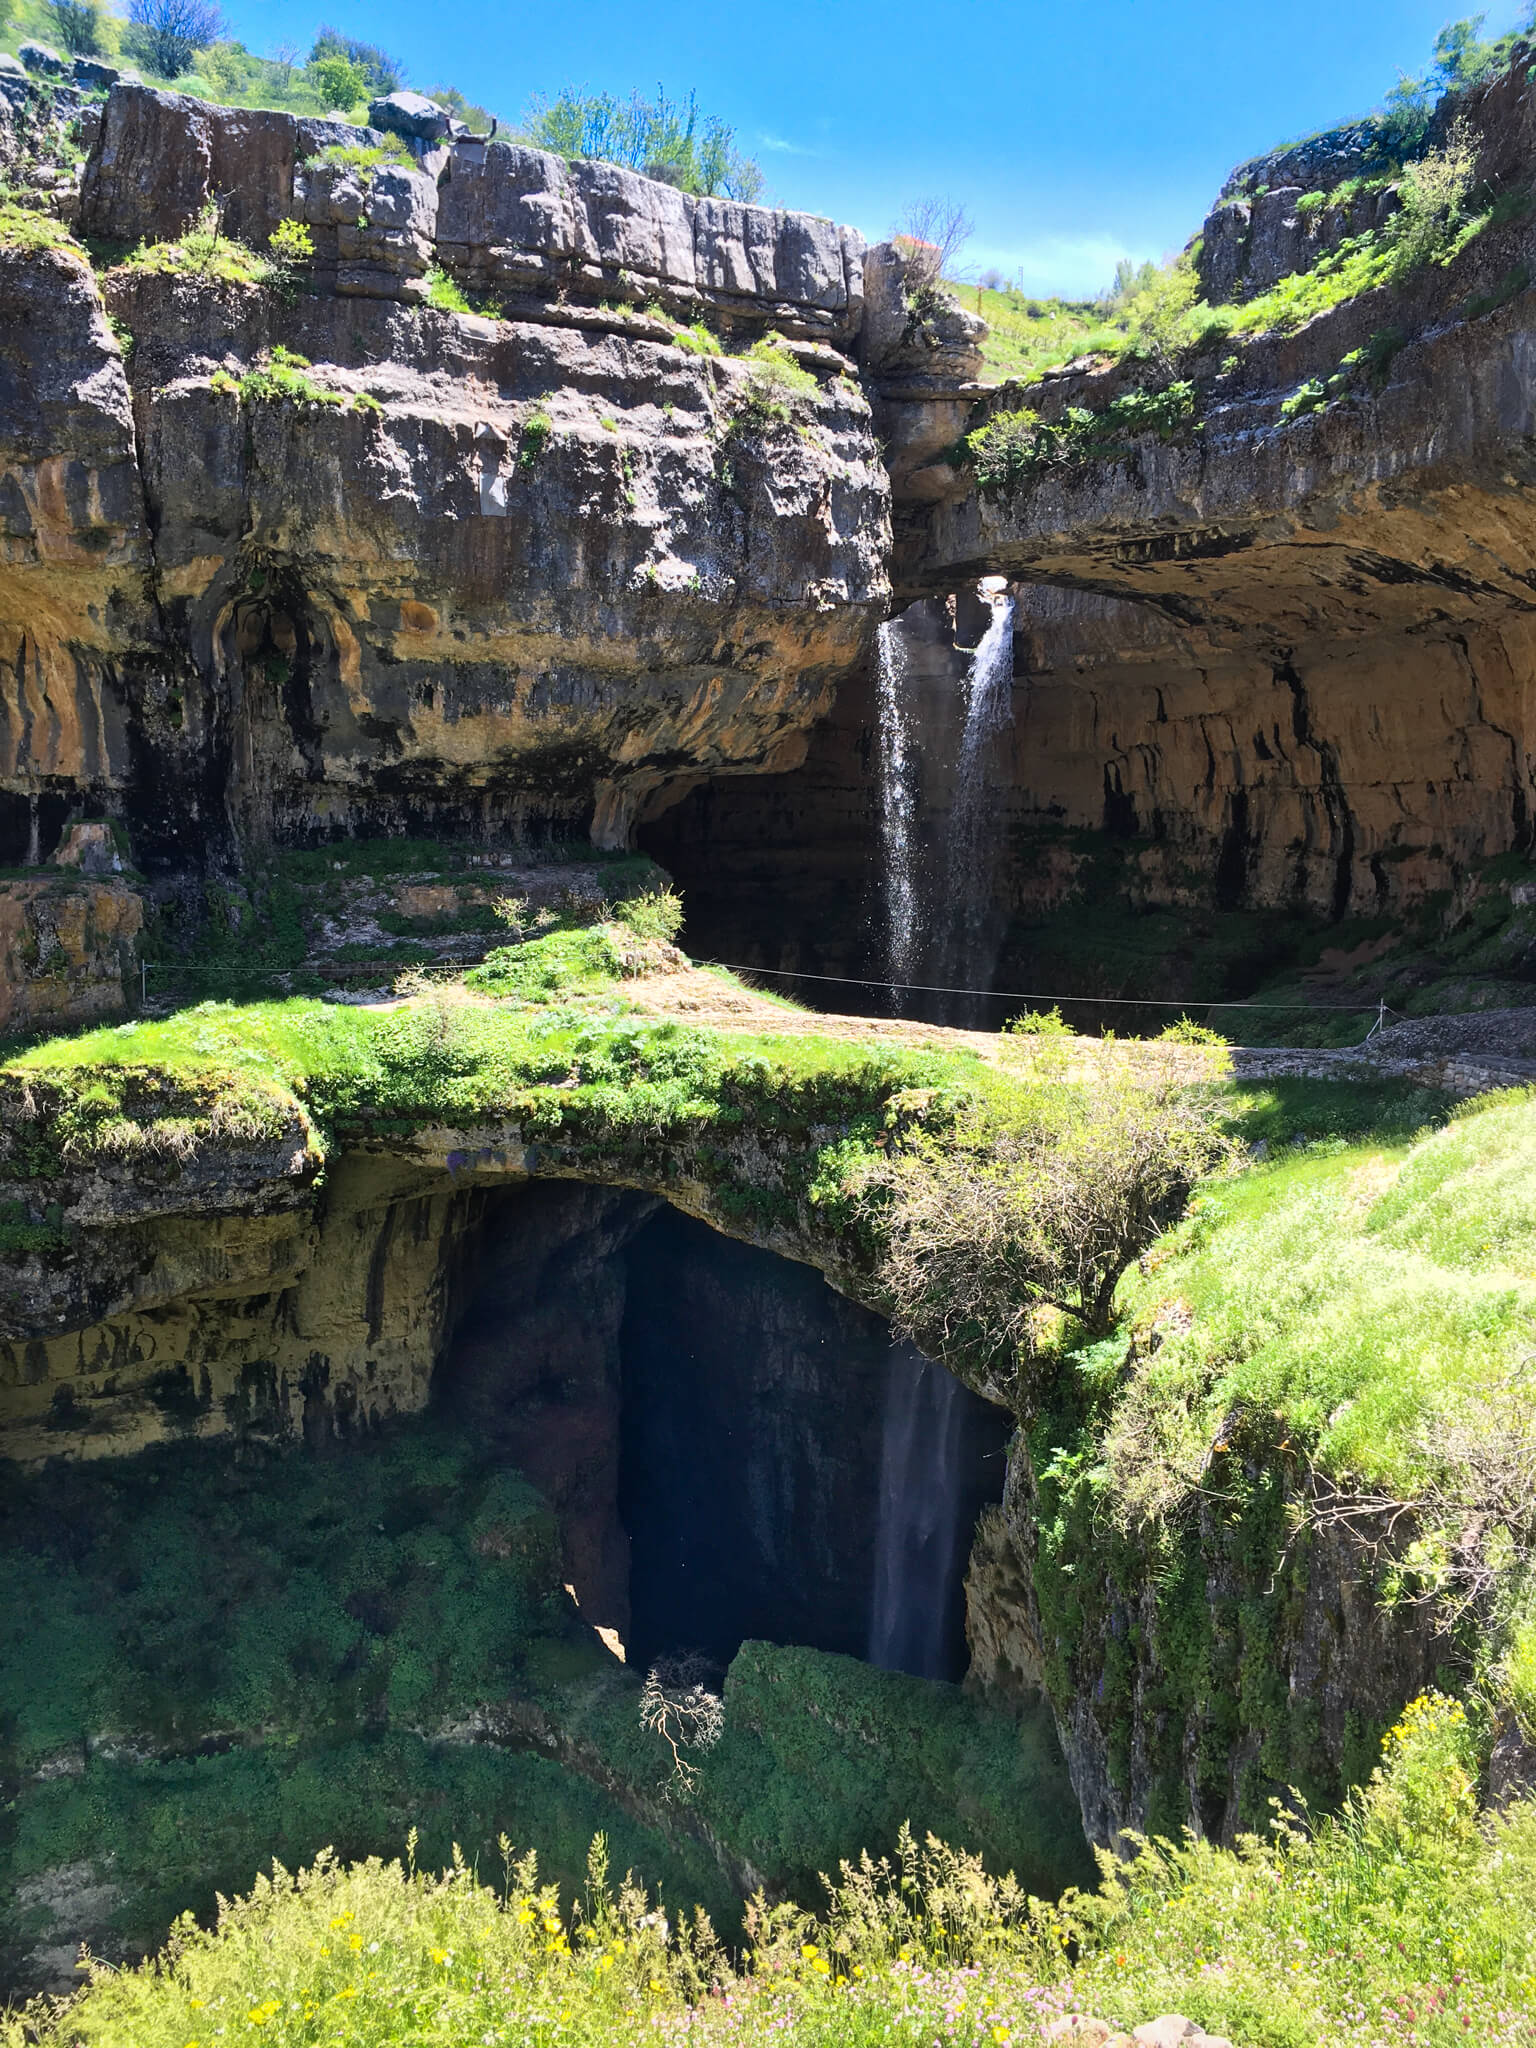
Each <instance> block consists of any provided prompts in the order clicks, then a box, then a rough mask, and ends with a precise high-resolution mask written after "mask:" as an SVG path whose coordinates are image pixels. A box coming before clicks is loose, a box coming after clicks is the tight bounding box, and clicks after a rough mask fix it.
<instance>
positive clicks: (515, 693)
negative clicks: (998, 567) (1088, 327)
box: [0, 86, 888, 871]
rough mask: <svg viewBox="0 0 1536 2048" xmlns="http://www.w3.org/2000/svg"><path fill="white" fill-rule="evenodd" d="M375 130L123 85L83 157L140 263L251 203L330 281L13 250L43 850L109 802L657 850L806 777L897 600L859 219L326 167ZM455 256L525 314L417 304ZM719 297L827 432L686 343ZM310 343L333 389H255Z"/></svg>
mask: <svg viewBox="0 0 1536 2048" xmlns="http://www.w3.org/2000/svg"><path fill="white" fill-rule="evenodd" d="M310 128H313V129H314V131H315V132H314V133H310V132H309V130H310ZM333 131H335V132H333ZM347 133H350V134H352V139H353V140H354V142H358V143H364V144H365V143H367V142H368V141H369V140H370V139H372V140H374V141H376V140H377V139H378V138H370V137H369V136H368V135H367V134H366V133H361V134H358V133H356V132H354V131H347ZM341 136H342V131H341V130H340V129H339V128H337V124H330V125H329V126H327V125H326V124H308V125H307V126H306V124H303V123H296V122H295V121H293V120H292V119H291V118H290V117H288V116H284V115H245V114H240V113H238V112H231V111H226V110H223V109H213V108H208V107H204V106H201V105H200V104H199V103H197V102H194V101H190V100H185V99H181V98H179V97H177V96H176V95H168V94H156V93H153V92H149V91H147V90H146V89H144V88H138V87H122V86H120V87H118V88H116V89H115V90H114V92H113V95H112V97H111V99H110V100H109V102H108V104H107V108H106V114H105V119H104V120H103V121H102V122H101V125H100V132H99V134H98V137H97V141H96V145H95V149H94V151H93V154H92V156H91V159H90V162H89V164H88V166H87V170H86V175H85V182H84V187H83V191H82V195H81V202H80V211H81V219H82V226H83V229H84V231H86V232H88V233H90V234H92V235H94V236H96V237H99V238H101V239H102V240H103V241H108V242H115V243H116V245H117V246H118V247H124V246H126V245H128V244H130V243H131V242H132V241H133V240H134V239H136V238H137V237H139V236H141V235H148V236H151V237H153V236H156V235H159V236H164V235H174V234H175V233H177V232H179V230H180V229H182V228H183V227H185V226H186V225H187V223H188V221H189V219H190V218H191V217H192V216H194V215H195V214H196V213H197V210H198V208H199V207H200V206H201V205H202V204H203V202H204V200H205V199H206V198H207V196H208V194H209V193H210V192H213V191H217V192H219V193H220V194H222V195H228V196H227V199H226V202H225V213H224V225H225V227H226V228H227V229H228V230H229V231H230V232H233V233H241V234H244V235H247V236H249V237H251V238H252V239H253V240H260V239H262V238H263V237H264V236H265V233H266V232H267V230H268V229H269V228H270V227H271V226H272V225H273V224H275V222H276V221H277V220H279V219H282V218H289V217H294V216H303V217H306V218H308V219H309V220H311V221H312V222H313V223H314V224H315V233H316V237H317V251H316V258H315V262H314V265H313V267H312V270H311V271H310V273H309V275H308V280H307V285H308V288H307V289H306V290H304V291H302V292H300V293H298V294H297V295H292V294H288V295H285V294H283V293H281V292H274V291H272V290H271V289H267V288H262V287H257V286H241V285H238V284H222V285H221V284H220V283H218V282H217V281H215V280H212V279H201V278H196V277H188V276H184V275H175V276H172V275H166V274H156V273H154V272H144V271H142V270H140V271H135V270H133V269H119V270H116V271H113V272H111V273H109V275H108V277H107V279H106V281H105V301H104V299H103V296H102V293H101V292H100V291H99V290H98V288H97V285H96V282H95V280H94V278H93V276H92V274H91V272H90V270H89V268H88V267H87V266H86V265H85V264H84V262H83V261H82V260H81V259H80V258H78V257H77V256H75V255H74V254H73V252H71V251H68V250H63V251H58V252H45V253H43V254H41V255H32V254H25V253H22V252H19V251H16V250H6V251H3V252H0V304H3V308H4V313H3V320H0V326H3V331H4V333H5V335H6V342H5V348H6V352H7V371H8V374H7V376H6V378H5V380H4V398H3V400H0V404H3V406H4V411H3V415H0V468H3V470H4V472H5V474H6V477H7V484H6V489H5V494H4V497H3V499H0V504H3V507H4V520H5V537H6V546H5V567H4V571H3V574H4V586H3V589H0V621H3V625H0V632H3V633H4V634H5V636H6V637H5V641H4V645H3V647H0V661H3V663H4V667H5V671H6V673H7V675H8V677H9V678H10V682H9V687H8V688H7V689H6V691H5V692H4V716H5V719H6V724H7V730H6V732H5V734H4V736H3V763H0V782H3V786H4V789H5V791H6V792H8V795H7V798H6V817H7V819H8V821H9V822H8V825H7V827H6V832H5V833H4V834H3V835H0V837H6V838H8V839H9V841H10V844H11V857H12V858H17V859H19V858H23V857H25V852H26V848H27V845H28V844H29V843H31V841H32V838H33V837H34V836H35V835H34V834H33V825H34V818H35V816H36V814H37V812H38V807H39V806H41V807H42V817H43V826H44V829H43V834H42V837H43V840H44V842H47V843H44V844H42V846H41V854H42V856H43V857H46V856H47V855H48V854H49V852H50V851H51V842H52V840H53V839H54V838H55V837H56V835H57V832H58V830H59V829H60V826H61V824H62V820H63V817H64V815H65V814H66V813H67V811H68V810H69V808H70V807H71V806H75V807H78V806H79V805H80V804H81V803H86V804H89V805H91V806H92V807H94V808H95V809H96V810H98V811H106V812H109V813H111V814H113V815H117V816H119V817H121V818H123V819H124V821H125V822H126V824H127V826H128V829H129V831H130V834H131V836H132V839H133V842H134V848H135V852H136V854H137V855H138V857H139V859H140V860H141V862H142V863H144V864H146V865H147V866H149V867H151V868H152V869H158V870H161V871H164V870H175V869H183V870H184V869H186V868H187V867H189V866H190V867H196V866H200V865H203V864H205V863H206V862H207V861H208V860H209V859H210V858H211V859H213V860H215V861H217V860H221V859H222V860H224V861H229V860H232V859H234V858H236V857H237V852H238V849H239V848H242V847H244V848H250V847H252V846H256V845H260V844H263V843H267V842H271V841H273V840H277V841H279V842H291V841H293V840H294V839H295V838H297V839H301V840H302V839H305V838H312V837H315V836H322V837H323V836H326V835H328V834H333V833H338V832H342V831H345V830H349V829H351V830H355V829H362V828H367V829H373V830H381V829H398V828H399V827H400V826H402V825H404V824H412V825H415V826H417V827H418V828H420V827H421V826H423V825H425V826H428V827H430V828H433V829H439V828H440V829H442V830H445V831H446V830H453V829H463V830H471V831H488V830H501V831H506V832H511V833H514V834H519V833H527V832H530V831H537V830H540V829H547V828H549V827H551V826H554V827H557V828H558V829H561V830H565V831H573V830H574V831H579V832H585V831H587V830H589V829H590V830H591V832H592V833H593V836H594V837H595V838H596V839H597V840H598V842H599V843H600V844H619V843H623V842H624V841H625V840H626V838H627V836H628V834H629V832H630V830H631V827H632V824H633V821H634V820H635V818H636V817H637V816H642V815H645V814H646V813H647V812H648V811H649V810H651V809H653V808H654V807H655V806H656V805H657V804H659V803H663V802H666V801H669V800H671V798H672V797H674V796H675V795H676V794H677V793H679V792H680V791H681V790H682V789H684V788H686V787H687V786H688V784H689V782H690V781H692V780H696V779H698V778H699V777H701V776H704V775H712V774H718V773H727V774H729V773H740V772H751V771H754V770H762V769H765V768H780V769H782V768H785V767H788V766H792V765H793V764H794V763H795V761H796V760H798V759H799V758H800V756H801V754H802V753H803V750H804V745H805V739H806V734H807V732H808V730H809V728H810V726H811V725H812V723H813V722H814V721H815V719H816V718H817V717H818V716H819V715H821V714H822V713H824V712H825V710H826V709H827V707H828V705H829V704H830V702H831V698H832V693H833V691H834V689H835V687H836V685H837V683H838V681H839V680H840V679H841V678H842V677H843V676H844V675H845V674H846V673H847V672H848V670H849V669H850V668H851V667H852V666H853V665H854V664H855V662H856V661H857V659H858V656H859V653H860V650H861V648H862V646H863V644H864V641H865V638H866V636H867V633H868V629H869V626H870V624H871V622H872V620H873V619H874V618H875V617H876V616H877V615H878V614H879V612H880V611H881V610H882V608H883V606H884V604H885V601H886V594H887V589H888V584H887V580H886V553H887V532H888V528H887V511H886V506H887V495H888V487H887V484H886V480H885V474H884V471H883V469H882V468H881V466H880V463H879V461H878V457H877V454H876V450H875V444H874V440H873V436H872V432H871V426H870V416H869V408H868V405H867V403H866V401H865V399H864V398H863V396H862V394H861V392H860V390H859V388H858V385H857V383H856V382H855V381H854V380H853V378H852V374H851V373H852V364H851V362H850V361H849V360H848V359H847V358H845V357H844V356H842V355H841V354H839V353H838V351H837V348H836V347H835V346H832V345H831V344H838V343H840V344H843V345H845V346H846V345H847V343H848V342H849V340H850V339H851V338H852V336H853V335H854V334H855V333H856V331H857V328H858V323H859V319H860V316H861V311H862V263H863V251H862V245H860V244H859V243H858V242H857V240H856V239H854V238H850V237H848V236H846V235H843V234H841V233H840V231H838V230H835V229H831V228H828V227H826V225H825V224H824V223H819V222H813V221H806V220H804V219H802V218H801V217H800V216H794V215H783V214H773V213H769V212H766V211H763V210H761V209H751V208H747V209H743V208H739V207H732V206H729V205H725V204H723V203H722V204H716V203H714V202H695V201H692V200H688V199H685V197H684V195H682V194H679V193H675V192H673V191H671V190H670V188H668V187H665V186H658V185H654V184H652V183H651V182H650V181H648V180H646V179H642V178H637V177H634V176H633V175H631V174H628V173H618V172H615V173H612V174H611V175H610V174H609V173H608V172H607V171H606V169H605V167H602V166H588V167H584V168H583V170H582V172H581V174H580V175H579V176H578V174H577V173H573V172H567V170H566V169H565V167H564V166H563V165H562V164H560V162H559V160H558V159H554V158H549V157H543V156H541V155H539V153H538V152H530V151H526V150H510V149H507V148H503V147H501V146H499V145H498V146H492V147H491V148H489V149H485V148H481V147H479V146H475V147H473V148H471V147H467V146H466V147H465V148H462V149H456V150H454V151H453V152H444V153H442V154H443V156H444V161H443V162H442V164H441V165H440V166H436V165H434V166H433V168H434V169H436V172H437V176H436V179H434V177H433V176H432V175H430V174H429V171H428V170H426V169H423V170H410V169H402V170H390V169H388V168H385V169H382V170H380V171H379V172H377V174H376V175H375V176H374V177H373V178H372V180H371V181H370V180H369V179H368V177H367V175H366V174H364V173H360V174H357V177H360V178H361V179H362V182H361V183H357V182H356V179H354V183H353V184H352V185H348V184H347V182H346V178H345V176H342V175H341V174H340V173H331V172H328V171H327V170H326V169H325V168H324V167H323V166H322V167H320V168H311V169H309V170H306V169H305V168H304V161H305V155H306V152H313V151H315V150H317V149H319V148H321V147H322V146H324V145H325V144H327V143H328V142H331V141H335V140H338V139H341ZM440 202H441V205H442V218H441V219H439V204H440ZM359 219H365V220H369V221H371V222H372V225H371V226H369V227H367V228H359V227H357V226H356V222H357V221H358V220H359ZM338 221H340V223H341V224H340V225H337V222H338ZM579 223H585V225H584V226H583V225H580V224H579ZM434 236H437V237H439V239H438V240H437V241H434V239H433V238H434ZM518 236H521V237H522V253H519V249H518V244H517V238H518ZM429 257H431V258H432V259H433V260H437V261H440V262H443V263H446V264H447V265H449V267H450V268H451V267H452V265H454V264H457V265H458V267H459V269H460V270H461V272H462V274H463V275H464V277H465V279H466V281H468V282H470V283H471V284H473V285H474V286H475V288H476V289H477V290H493V291H494V292H495V293H496V294H497V297H496V302H495V305H494V307H493V308H492V310H493V311H495V312H496V313H498V314H503V313H505V314H509V315H512V316H513V317H504V318H495V319H489V318H480V317H475V316H467V315H454V314H443V313H438V312H434V311H432V310H430V309H428V308H423V307H414V308H410V307H407V305H405V304H404V303H402V301H403V300H405V299H408V298H409V299H419V297H420V292H419V291H418V290H416V289H414V288H413V289H411V290H409V291H408V290H407V289H406V287H407V285H410V284H411V283H412V280H413V279H415V280H417V281H418V282H419V278H420V275H421V273H422V272H424V271H425V269H426V267H427V260H428V258H429ZM587 257H590V259H591V260H590V261H587V260H586V258H587ZM621 273H622V275H621ZM514 289H516V290H517V291H518V292H520V293H521V294H522V295H523V296H522V297H521V298H520V299H519V300H517V301H515V302H513V301H511V300H509V298H508V296H507V295H508V294H509V293H510V292H511V291H513V290H514ZM610 292H611V293H613V294H615V295H616V296H617V297H619V298H625V299H630V300H633V299H636V298H642V297H643V298H644V299H645V300H646V302H647V304H648V305H649V306H650V308H651V310H650V311H649V312H648V313H634V314H630V313H627V312H625V311H624V310H623V308H622V307H617V308H616V307H615V306H614V304H613V302H612V299H608V300H607V302H606V303H605V304H603V305H602V306H592V305H590V304H589V303H588V301H589V300H590V299H592V298H596V297H598V296H599V295H600V294H602V295H605V297H606V295H608V294H609V293H610ZM669 308H672V309H675V311H674V312H673V317H672V319H671V321H670V322H669V321H668V320H667V319H666V318H665V317H658V316H661V315H664V314H665V313H666V311H667V310H668V309H669ZM700 310H707V311H709V312H710V313H711V315H712V316H713V317H717V318H718V319H720V320H721V321H723V322H725V323H726V324H727V326H729V325H730V323H731V322H732V321H733V320H734V321H736V322H737V323H738V324H739V323H742V322H744V323H745V327H746V333H747V336H748V338H750V336H751V335H758V336H760V335H762V334H763V333H764V332H765V331H767V330H768V329H769V328H770V327H772V328H775V329H776V331H777V332H779V333H780V334H784V335H786V336H787V338H786V339H785V340H784V341H783V343H782V344H779V343H776V344H775V347H779V346H782V347H783V348H786V349H793V350H797V351H798V353H799V360H800V363H801V364H802V365H803V366H808V367H809V370H810V372H811V375H810V376H802V378H801V385H802V386H803V387H805V388H803V389H801V388H797V391H796V398H795V406H794V412H795V418H794V419H793V420H791V418H790V408H789V407H788V406H786V405H784V404H782V403H779V402H776V401H770V402H768V403H766V404H762V403H759V402H758V398H757V384H756V382H755V381H754V380H755V379H756V378H757V377H758V376H759V375H760V374H761V369H760V366H759V365H757V364H755V363H754V362H752V361H750V360H747V359H744V358H742V357H740V356H733V355H729V354H721V353H719V350H718V344H715V345H714V347H715V350H716V352H715V353H713V354H710V353H703V354H700V353H698V352H695V351H693V350H690V349H686V348H682V347H679V346H677V345H676V343H675V341H674V334H675V333H676V331H677V327H676V322H677V320H678V319H679V318H681V317H683V316H685V315H686V316H687V317H696V316H697V314H698V312H699V311H700ZM108 313H110V315H111V319H112V321H113V322H115V323H116V325H115V327H114V326H109V324H108V318H107V315H108ZM278 349H286V350H288V351H289V352H290V354H293V355H302V356H303V357H305V358H307V359H308V361H309V363H310V365H311V368H310V370H309V372H308V373H307V389H308V392H309V394H310V395H309V396H308V397H303V396H301V397H300V398H298V399H294V398H284V397H283V396H282V395H281V394H280V393H278V392H276V391H273V390H271V389H270V387H265V388H266V389H267V390H268V391H269V392H270V395H268V396H261V395H258V394H259V392H260V390H261V389H262V388H263V387H261V386H260V381H259V377H258V379H257V380H256V383H255V385H254V386H253V385H252V384H251V383H250V382H249V379H250V373H251V372H253V371H259V370H260V367H261V366H262V365H263V364H265V363H266V362H267V360H268V359H269V357H270V355H271V353H272V351H274V350H278ZM220 373H222V375H221V374H220ZM813 378H814V380H815V381H814V382H813V381H812V379H813ZM242 382H245V383H246V391H245V394H244V395H242V394H241V393H240V392H239V391H238V390H236V389H234V388H233V387H235V386H238V385H240V384H241V383H242ZM33 857H34V858H35V857H37V855H36V853H35V852H34V855H33Z"/></svg>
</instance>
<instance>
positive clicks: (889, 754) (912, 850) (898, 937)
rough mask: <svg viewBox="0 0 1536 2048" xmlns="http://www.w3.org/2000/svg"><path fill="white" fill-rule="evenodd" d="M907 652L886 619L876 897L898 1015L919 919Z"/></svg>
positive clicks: (879, 703)
mask: <svg viewBox="0 0 1536 2048" xmlns="http://www.w3.org/2000/svg"><path fill="white" fill-rule="evenodd" d="M906 666H907V656H906V648H905V645H904V643H903V641H902V637H901V624H900V621H899V620H896V619H890V620H887V621H886V623H885V624H884V625H883V626H881V628H880V629H879V632H878V633H877V634H876V636H875V703H876V710H877V715H878V719H879V756H880V845H881V853H882V856H883V862H882V867H881V898H882V907H883V910H884V913H885V971H886V973H887V974H888V975H889V976H890V979H891V990H890V995H891V1002H892V1005H893V1007H894V1008H895V1010H896V1011H897V1013H898V1015H899V1014H900V1011H901V1008H902V996H901V992H900V988H899V986H898V984H899V983H901V982H909V981H912V980H913V979H914V978H915V974H914V970H915V968H916V966H917V940H918V931H919V927H920V923H921V917H920V904H919V900H918V888H917V849H916V844H915V838H914V826H915V817H916V810H917V789H916V782H915V775H914V770H915V766H916V763H915V759H914V755H913V748H912V735H911V731H910V728H909V726H908V723H907V707H906V704H905V702H904V696H905V691H904V684H905V681H906Z"/></svg>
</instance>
